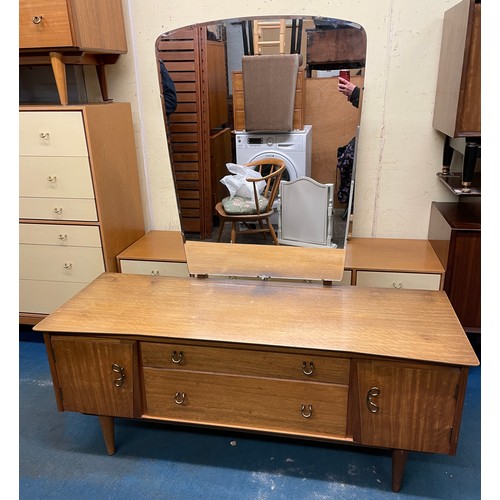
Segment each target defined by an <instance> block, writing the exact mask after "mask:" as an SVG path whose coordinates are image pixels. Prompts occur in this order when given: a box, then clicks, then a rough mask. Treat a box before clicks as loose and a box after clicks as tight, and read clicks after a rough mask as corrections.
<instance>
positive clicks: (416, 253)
mask: <svg viewBox="0 0 500 500" xmlns="http://www.w3.org/2000/svg"><path fill="white" fill-rule="evenodd" d="M344 265H345V269H346V270H349V271H351V272H352V281H351V284H352V285H356V286H360V287H380V288H397V289H413V290H442V288H443V280H444V267H443V266H442V264H441V262H440V260H439V259H438V257H437V255H436V253H435V252H434V250H433V248H432V246H431V244H430V243H429V241H427V240H408V239H404V240H402V239H397V238H351V239H349V240H348V241H347V246H346V256H345V264H344Z"/></svg>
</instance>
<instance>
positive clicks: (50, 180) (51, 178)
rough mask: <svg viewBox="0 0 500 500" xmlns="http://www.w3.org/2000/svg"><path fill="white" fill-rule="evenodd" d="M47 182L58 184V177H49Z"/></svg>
mask: <svg viewBox="0 0 500 500" xmlns="http://www.w3.org/2000/svg"><path fill="white" fill-rule="evenodd" d="M47 180H48V181H49V182H56V181H57V177H56V176H55V175H49V176H48V177H47Z"/></svg>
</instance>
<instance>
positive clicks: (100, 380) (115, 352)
mask: <svg viewBox="0 0 500 500" xmlns="http://www.w3.org/2000/svg"><path fill="white" fill-rule="evenodd" d="M136 351H137V344H136V342H133V341H126V340H114V339H95V338H94V339H93V338H85V337H83V338H74V337H64V336H57V335H55V336H53V337H52V338H51V339H50V350H49V352H50V356H51V357H50V361H52V362H55V363H57V371H56V372H55V373H57V378H55V379H54V380H55V382H56V384H55V389H56V391H57V394H58V406H59V409H60V410H64V411H79V412H82V413H91V414H94V415H115V416H120V417H133V416H134V384H136V383H137V381H136V380H135V379H136V365H137V352H136Z"/></svg>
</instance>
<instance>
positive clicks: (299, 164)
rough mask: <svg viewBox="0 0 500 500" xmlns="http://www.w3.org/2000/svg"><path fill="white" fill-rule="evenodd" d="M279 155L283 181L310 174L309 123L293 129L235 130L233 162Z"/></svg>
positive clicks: (239, 162) (246, 161)
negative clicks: (274, 130) (282, 167)
mask: <svg viewBox="0 0 500 500" xmlns="http://www.w3.org/2000/svg"><path fill="white" fill-rule="evenodd" d="M269 157H271V158H279V159H280V160H283V161H284V162H285V167H286V170H285V172H284V174H283V176H282V179H283V180H284V181H293V180H295V179H298V178H299V177H304V176H305V177H311V159H312V126H311V125H305V126H304V130H294V131H293V132H284V133H276V132H238V133H237V134H236V163H238V164H240V165H241V164H243V163H250V162H252V161H256V160H260V159H262V158H269Z"/></svg>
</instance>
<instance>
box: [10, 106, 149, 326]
mask: <svg viewBox="0 0 500 500" xmlns="http://www.w3.org/2000/svg"><path fill="white" fill-rule="evenodd" d="M19 126H20V135H19V137H20V140H19V153H20V158H19V194H20V199H19V218H20V230H19V243H20V312H21V322H27V323H36V321H38V320H39V319H40V318H41V315H45V314H48V313H50V312H52V311H53V310H55V309H56V308H57V307H59V306H60V305H61V304H63V303H64V302H66V301H67V300H68V299H69V298H71V297H72V296H73V295H74V294H75V293H76V292H77V291H79V290H81V289H82V288H83V287H84V286H85V285H87V284H88V283H90V282H91V281H92V280H93V279H94V278H96V277H97V276H99V274H101V273H102V272H104V271H116V270H117V264H116V255H117V254H118V253H119V252H120V251H122V250H123V249H124V248H126V247H127V246H129V245H130V244H131V243H132V242H134V241H135V240H137V239H138V238H140V237H141V236H142V235H143V234H144V219H143V214H142V202H141V195H140V186H139V175H138V171H137V163H136V161H135V155H136V151H135V147H134V135H133V127H132V118H131V112H130V105H129V104H128V103H106V104H89V105H82V106H64V107H63V106H35V105H33V106H22V107H21V108H20V115H19ZM125 214H126V216H125Z"/></svg>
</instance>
